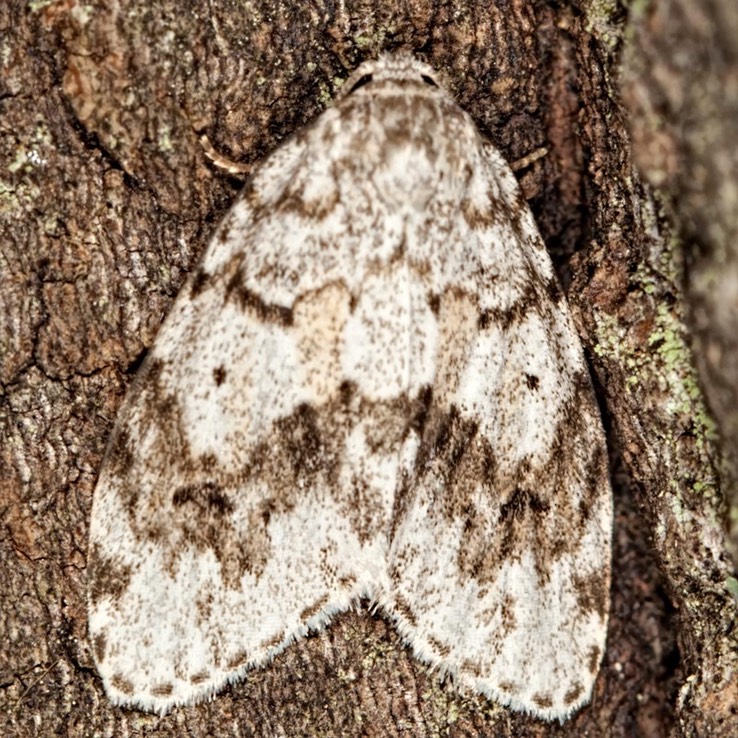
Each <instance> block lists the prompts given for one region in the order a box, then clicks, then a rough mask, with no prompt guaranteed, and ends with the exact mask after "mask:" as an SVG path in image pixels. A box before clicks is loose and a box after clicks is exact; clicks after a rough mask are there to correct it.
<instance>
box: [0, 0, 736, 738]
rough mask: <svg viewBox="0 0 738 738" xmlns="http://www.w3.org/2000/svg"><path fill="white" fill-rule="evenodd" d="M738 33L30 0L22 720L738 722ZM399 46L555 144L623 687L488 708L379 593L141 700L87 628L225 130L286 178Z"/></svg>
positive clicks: (24, 210)
mask: <svg viewBox="0 0 738 738" xmlns="http://www.w3.org/2000/svg"><path fill="white" fill-rule="evenodd" d="M675 9H676V10H675ZM672 10H674V13H671V11H672ZM642 12H643V11H642ZM737 18H738V16H737V13H736V10H735V9H734V8H733V7H732V6H731V4H730V2H729V0H724V2H719V0H711V2H707V3H705V2H704V0H692V2H689V1H688V0H661V2H655V3H654V4H653V7H652V8H651V10H649V12H648V13H647V14H641V15H638V16H636V17H634V18H632V19H626V17H625V14H624V12H623V10H622V9H621V8H617V7H616V6H615V5H614V4H609V3H598V2H594V1H592V2H585V1H584V0H581V1H580V2H576V0H575V1H574V2H570V3H567V2H554V1H553V0H551V2H550V3H545V2H534V1H532V0H469V1H468V2H450V3H445V2H440V3H439V2H436V1H435V0H406V1H405V2H393V3H380V2H377V1H376V0H357V1H356V2H348V3H343V2H341V3H332V2H322V1H321V0H315V1H314V2H303V0H292V1H291V2H290V1H289V0H288V1H287V2H277V0H256V1H255V2H250V3H246V2H235V1H233V0H230V1H229V0H221V1H220V2H211V3H207V4H205V3H203V4H198V3H195V2H189V3H183V2H181V1H180V2H174V1H173V0H158V1H157V2H155V3H151V2H142V0H119V1H118V2H115V3H104V2H102V1H101V0H97V2H94V1H93V2H88V3H87V4H84V5H83V4H80V3H77V2H76V0H59V1H58V2H55V1H54V0H29V1H28V2H23V3H21V2H6V3H3V4H2V5H0V49H1V50H2V54H0V65H2V77H1V78H0V131H1V132H2V138H1V140H0V162H1V163H2V175H0V233H2V261H0V275H2V276H1V282H0V285H1V288H0V302H1V307H0V347H1V348H0V351H1V352H0V382H1V386H2V394H1V395H0V398H1V403H2V404H1V405H0V407H1V408H2V410H1V411H0V438H2V449H1V450H0V453H1V454H2V455H1V456H0V459H1V462H0V463H1V464H2V466H1V468H2V475H1V478H0V511H2V520H3V526H2V529H1V530H2V532H1V533H0V551H1V553H0V555H1V556H2V560H3V562H4V566H3V568H2V572H1V573H0V598H1V599H0V602H1V604H2V608H1V610H0V637H1V638H2V642H3V643H4V644H5V645H4V648H3V649H2V655H1V656H0V733H2V735H15V736H19V738H25V737H26V736H51V735H68V736H91V735H107V736H113V737H117V736H123V735H130V736H137V735H157V736H170V735H171V736H179V735H183V734H187V735H203V736H204V735H207V736H234V735H238V736H252V735H254V736H257V735H258V736H262V735H263V736H275V735H285V736H312V735H325V736H334V735H335V736H375V735H376V736H394V735H398V736H399V735H403V736H408V735H412V736H426V735H428V736H435V735H439V736H440V735H444V736H462V735H463V736H491V735H495V736H534V735H535V736H544V735H557V736H582V735H598V736H634V735H643V736H654V737H656V738H658V737H659V736H667V735H674V736H677V735H678V736H711V737H718V738H719V737H721V736H726V737H727V736H735V735H738V713H736V710H735V705H736V703H738V642H737V641H738V634H737V629H736V622H738V620H737V619H736V615H737V613H736V610H737V608H738V580H736V578H735V574H734V565H733V561H732V560H731V558H730V556H729V551H730V550H731V548H730V545H729V541H728V537H727V536H726V533H725V522H724V521H725V510H726V505H725V496H724V494H725V493H724V492H723V490H722V488H721V484H720V474H719V473H718V470H720V471H721V472H722V476H723V478H724V479H733V478H735V458H736V457H737V456H738V454H736V452H735V450H734V449H735V446H736V438H737V436H736V428H738V425H737V424H736V421H735V408H736V406H737V405H736V393H737V392H738V389H737V388H738V376H736V375H737V374H738V369H736V367H737V366H738V363H737V362H736V361H735V356H736V354H735V352H734V346H735V341H736V336H738V330H735V323H736V314H737V313H736V301H737V300H736V297H735V294H736V288H737V287H738V278H736V277H735V276H733V275H734V274H735V271H734V270H735V265H736V263H738V257H737V256H736V254H737V253H738V251H737V250H736V246H735V244H736V243H738V239H736V237H735V236H736V219H735V212H736V207H735V204H734V202H733V201H732V200H731V198H733V199H734V198H735V192H736V191H738V190H737V189H736V182H738V176H736V168H737V167H736V161H737V159H736V156H737V155H736V154H735V152H736V151H738V147H736V145H735V144H736V139H738V136H737V135H736V123H735V121H736V120H738V116H736V109H737V108H738V104H737V103H736V99H737V98H738V92H736V84H735V79H736V78H738V75H737V74H736V72H737V65H738V53H736V51H737V45H738V42H736V39H738V33H737V32H735V29H736V27H738V20H737ZM667 19H668V23H667ZM629 24H630V27H631V28H632V33H631V36H632V38H633V42H632V45H631V46H630V47H629V49H628V54H627V56H626V58H627V65H626V70H627V71H626V74H625V82H626V84H625V93H626V94H625V96H624V99H625V100H626V101H627V103H628V105H629V107H630V109H631V110H632V111H633V114H632V116H630V117H629V114H628V113H627V112H626V109H625V107H623V105H622V104H621V102H620V96H619V94H620V93H619V89H618V87H617V82H616V80H617V79H618V75H619V73H620V72H619V70H620V57H621V47H622V39H623V38H624V37H625V36H626V35H627V33H626V31H627V30H628V28H629ZM730 28H733V29H734V30H733V31H732V32H731V31H729V30H727V29H730ZM682 35H683V36H684V38H685V39H691V41H689V40H685V41H684V43H682V41H681V38H682ZM398 48H402V49H406V50H409V51H413V52H415V53H416V54H418V55H420V56H422V57H423V58H424V59H425V60H426V61H428V62H429V63H430V64H431V65H432V66H433V67H435V68H436V69H438V70H442V71H443V73H445V76H446V78H447V80H448V87H449V89H450V91H451V92H452V93H453V94H454V96H455V97H456V99H457V101H458V102H459V104H460V105H461V106H462V107H464V108H465V109H466V110H467V111H469V112H470V113H471V115H472V116H473V117H474V119H475V121H476V122H477V124H478V125H479V127H480V129H481V130H482V131H483V132H484V133H485V134H487V135H489V137H490V138H491V139H492V140H493V141H494V142H495V143H496V144H497V145H498V146H499V148H500V149H501V151H502V152H503V154H504V155H505V156H506V157H507V158H508V160H509V161H514V160H517V159H519V158H521V157H523V156H525V155H526V154H528V153H530V152H532V151H534V150H535V149H536V148H538V147H540V146H545V147H546V148H547V149H548V154H547V155H546V156H545V157H544V158H543V159H540V160H538V161H536V162H535V163H534V164H532V165H531V166H530V167H528V168H527V169H525V170H523V173H522V174H520V175H519V176H521V183H522V185H523V189H524V191H525V194H526V196H527V197H528V199H529V201H530V203H531V207H532V209H533V212H534V214H535V216H536V220H537V222H538V224H539V227H540V230H541V232H542V234H543V236H544V238H545V239H546V241H547V244H548V246H549V248H550V250H551V253H552V256H553V258H554V261H555V263H556V266H557V268H558V270H559V274H560V276H561V278H562V282H563V284H564V286H565V288H567V292H568V296H569V301H570V304H571V306H572V309H573V311H574V313H575V316H576V318H577V322H578V328H579V330H580V334H581V336H582V341H583V343H584V345H585V347H586V349H587V353H588V358H589V359H590V362H591V366H592V371H593V377H594V379H595V383H596V386H597V389H598V393H599V396H600V400H601V405H602V409H603V415H604V418H605V422H606V424H607V426H608V429H609V431H610V433H609V437H610V446H611V454H612V468H613V483H614V486H615V497H616V523H615V526H616V527H615V535H614V544H613V567H614V570H613V586H612V608H611V618H610V628H609V636H608V638H609V640H608V651H607V655H606V657H605V660H604V663H603V666H602V669H601V673H600V676H599V679H598V682H597V685H596V688H595V694H594V698H593V702H592V704H591V705H589V706H587V707H585V708H584V709H582V710H581V711H580V712H579V713H578V714H577V715H576V716H575V717H573V718H572V719H571V720H569V721H567V722H566V723H564V724H563V725H559V724H547V723H542V722H540V721H536V720H534V719H531V718H526V717H524V716H521V715H518V714H514V713H511V712H509V711H507V710H505V709H503V708H501V707H498V706H496V705H494V704H493V703H492V702H490V701H488V700H486V699H484V698H482V697H471V696H469V695H460V694H459V693H458V692H457V691H456V690H455V689H454V688H453V686H452V685H450V684H444V683H442V682H441V681H439V680H438V679H437V677H436V675H434V674H433V673H431V672H430V671H429V669H428V668H427V667H425V666H423V665H422V664H420V663H418V662H417V661H416V660H415V659H413V658H412V656H411V655H410V653H409V651H408V649H407V648H406V647H405V646H404V645H403V643H402V640H401V638H400V636H399V634H398V633H397V632H396V631H395V630H394V629H393V627H392V626H391V624H390V623H388V622H385V621H384V620H383V619H382V617H381V616H379V615H373V614H371V613H369V612H368V610H367V609H366V607H364V608H363V609H360V610H358V611H357V612H351V613H346V614H343V615H341V616H339V617H337V618H336V619H335V621H334V622H333V623H332V625H331V626H330V627H329V628H328V629H327V630H326V631H325V632H322V633H320V634H315V635H313V636H311V637H309V638H307V639H305V640H303V641H301V642H298V643H296V644H294V645H293V646H291V647H290V648H288V649H287V650H286V651H285V652H284V653H283V654H281V655H280V656H279V657H277V658H276V659H275V660H274V662H273V663H272V664H270V665H269V666H268V667H266V668H263V669H259V670H256V671H253V672H250V673H249V676H248V677H247V678H246V679H245V680H244V681H242V682H240V683H237V684H234V685H232V686H231V687H229V688H228V689H227V690H225V691H224V692H223V693H222V694H220V695H219V696H218V697H217V698H216V699H215V700H214V701H212V702H210V703H208V704H205V705H199V706H194V707H188V708H182V709H178V710H176V711H174V712H173V713H172V714H170V715H168V716H166V717H164V718H159V717H156V716H153V715H148V714H145V713H141V712H138V711H135V710H121V709H117V708H114V707H112V706H111V705H110V703H109V702H108V701H107V699H106V697H105V695H104V693H103V691H102V688H101V683H100V680H99V678H98V677H97V674H96V672H95V669H94V665H93V660H92V655H91V650H90V646H89V643H88V641H87V638H86V632H87V614H86V606H85V561H86V550H87V530H88V520H89V512H90V505H91V500H92V490H93V488H94V484H95V479H96V475H97V471H98V469H99V466H100V462H101V459H102V454H103V452H104V448H105V442H106V439H107V436H108V434H109V432H110V430H111V427H112V423H113V420H114V418H115V414H116V410H117V408H118V406H119V404H120V402H121V399H122V397H123V395H124V393H125V390H126V388H127V387H128V385H129V384H130V382H131V379H132V377H133V376H134V374H135V369H136V368H137V366H138V364H139V363H140V360H141V357H142V356H143V354H144V353H145V351H146V349H147V348H148V347H150V346H151V343H152V341H153V339H154V336H155V335H156V331H157V328H158V326H159V325H160V323H161V321H162V319H163V317H164V315H165V314H166V312H167V309H168V307H169V306H170V304H171V302H172V300H173V298H174V296H175V295H176V293H177V290H178V288H179V287H180V285H181V284H182V282H183V280H184V278H185V276H186V274H187V273H188V271H189V270H191V269H192V267H193V265H194V264H195V263H196V260H197V258H198V256H199V254H200V253H201V252H202V250H203V248H204V245H205V244H206V243H207V240H208V238H209V236H210V234H211V233H212V231H213V228H214V226H215V224H216V223H217V221H218V219H219V218H220V217H221V216H222V215H223V213H224V212H225V211H226V210H227V208H228V206H229V204H230V203H231V202H232V201H233V199H234V197H235V196H236V193H237V191H238V187H239V183H238V182H236V181H235V180H233V179H229V178H228V177H227V176H225V175H223V174H222V173H220V172H219V171H217V170H216V169H215V168H213V167H212V165H211V164H210V163H209V162H208V159H207V157H206V156H205V153H204V150H203V147H202V144H201V143H200V140H199V137H200V134H202V133H207V135H208V136H209V139H210V141H211V142H212V143H213V145H214V147H215V148H216V150H218V151H219V152H221V153H223V154H227V155H228V156H229V157H230V158H233V159H238V160H239V161H243V162H244V163H246V164H248V163H251V162H256V161H258V160H259V159H260V158H261V157H263V156H264V155H265V154H266V153H268V152H269V151H271V150H272V149H273V148H274V147H275V146H276V145H277V144H278V143H279V141H280V140H282V139H283V138H284V137H285V136H287V135H288V134H289V133H290V132H291V131H293V130H295V129H296V128H298V127H300V126H302V125H304V124H306V123H307V122H309V121H311V120H312V119H313V118H314V117H315V116H316V115H317V114H318V113H319V112H320V111H321V110H322V109H323V108H324V107H325V106H326V105H327V104H328V103H329V102H330V100H331V99H332V97H333V96H334V94H335V92H336V91H337V89H338V87H339V86H340V82H341V80H343V79H345V77H346V76H347V74H348V73H349V72H350V71H351V70H352V69H353V68H355V67H356V66H357V64H358V63H359V62H360V61H362V60H363V59H365V58H370V57H375V56H376V55H377V54H378V53H380V52H381V51H383V50H387V49H398ZM726 110H727V111H728V112H727V113H726V112H725V111H726ZM657 113H658V115H656V114H657ZM654 120H657V121H658V123H659V124H658V125H656V124H653V121H654ZM719 123H722V124H723V127H722V128H721V127H720V126H719ZM703 124H704V126H705V128H703V129H701V128H700V125H703ZM704 130H709V132H710V136H711V137H710V143H711V146H710V147H708V148H709V150H707V151H705V150H704V149H702V148H700V146H699V145H697V142H700V141H704V136H702V137H701V135H702V133H704ZM631 131H632V133H631ZM632 142H633V143H634V144H635V150H636V152H637V159H638V162H639V163H640V164H641V166H643V167H644V168H645V169H647V170H648V174H649V176H650V179H651V182H653V183H655V184H657V185H660V186H661V187H662V188H663V191H662V193H661V194H658V195H657V194H656V192H655V191H654V190H653V189H652V186H651V185H647V184H645V183H644V181H643V180H641V179H640V178H639V175H638V174H637V172H636V170H635V168H634V165H633V162H632V159H631V145H632ZM726 157H729V158H726ZM654 162H655V163H654ZM679 237H681V239H682V240H680V238H679ZM698 247H699V248H698ZM685 262H686V264H687V266H686V267H685ZM726 275H727V276H726ZM711 280H712V281H711ZM726 316H727V317H726ZM687 326H691V327H692V330H690V329H689V328H688V327H687ZM692 333H694V337H693V335H692ZM693 341H697V344H696V345H697V346H698V347H699V350H698V353H699V359H700V360H699V366H700V369H701V370H702V371H703V374H702V376H703V379H704V387H705V388H706V394H707V397H708V398H709V401H710V407H711V410H712V412H713V413H714V417H715V418H716V419H717V421H718V429H719V430H720V431H722V432H723V434H724V437H725V439H726V443H725V448H726V449H727V454H726V460H725V461H724V462H721V461H720V457H719V453H718V451H719V445H718V443H717V437H718V436H717V434H716V432H715V427H716V426H715V424H714V423H713V421H712V420H711V416H710V414H709V413H708V411H707V409H706V406H705V403H704V401H703V397H702V394H701V391H700V389H699V387H700V384H699V382H698V375H697V371H696V368H695V363H694V361H693V354H692V349H691V346H692V344H693ZM716 346H717V347H718V349H721V350H718V349H716V348H715V347H716ZM730 350H732V351H733V352H732V353H731V352H730ZM721 463H722V466H721ZM726 489H728V487H726Z"/></svg>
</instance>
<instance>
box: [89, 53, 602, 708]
mask: <svg viewBox="0 0 738 738" xmlns="http://www.w3.org/2000/svg"><path fill="white" fill-rule="evenodd" d="M611 527H612V501H611V491H610V484H609V476H608V464H607V451H606V445H605V438H604V433H603V429H602V424H601V420H600V415H599V412H598V407H597V404H596V402H595V399H594V395H593V391H592V386H591V382H590V377H589V374H588V371H587V367H586V364H585V362H584V358H583V352H582V347H581V345H580V341H579V338H578V336H577V333H576V331H575V328H574V325H573V322H572V318H571V315H570V312H569V308H568V307H567V303H566V300H565V298H564V296H563V294H562V291H561V289H560V287H559V285H558V283H557V279H556V276H555V273H554V270H553V267H552V264H551V260H550V258H549V255H548V253H547V252H546V249H545V246H544V244H543V241H542V239H541V236H540V234H539V232H538V230H537V228H536V225H535V222H534V220H533V217H532V215H531V212H530V210H529V209H528V206H527V204H526V202H525V200H524V199H523V197H522V195H521V193H520V191H519V189H518V186H517V182H516V180H515V177H514V176H513V174H512V172H511V170H510V168H509V167H508V165H507V164H506V163H505V161H504V159H503V158H502V156H501V155H500V153H499V152H498V151H497V150H496V149H495V148H494V147H492V146H491V145H490V144H488V143H486V142H485V141H484V140H483V139H482V137H481V135H480V133H479V131H478V130H477V128H476V126H475V124H474V122H473V121H472V119H471V118H470V116H469V115H467V113H465V112H464V111H463V110H462V109H461V108H460V107H459V106H458V105H457V104H456V103H455V102H454V100H453V99H452V98H451V97H450V96H449V94H448V93H447V92H446V91H445V90H444V89H443V87H442V85H441V83H440V82H439V80H438V78H437V76H436V73H435V72H434V71H433V70H432V69H431V68H430V67H428V66H426V65H425V64H422V63H420V62H418V61H417V60H415V59H414V58H412V57H409V56H404V55H390V56H384V57H382V58H380V59H379V60H377V61H370V62H367V63H365V64H362V65H361V66H360V67H359V68H358V69H357V70H356V71H355V72H354V74H353V75H352V76H351V77H350V79H349V80H348V81H347V82H346V84H345V86H344V87H343V88H342V91H341V93H340V95H339V96H338V98H337V100H336V102H335V104H334V105H333V107H330V108H329V109H327V110H326V111H325V112H324V113H323V114H322V115H320V116H319V117H318V118H317V120H316V121H315V122H314V123H313V124H312V125H310V126H308V127H307V128H305V129H304V130H301V131H299V132H298V133H296V134H295V135H293V136H292V137H291V138H290V139H289V140H287V141H286V142H285V143H284V144H283V145H281V146H280V147H279V148H278V149H277V150H276V151H275V152H274V153H273V154H271V156H269V157H268V158H267V159H266V160H265V161H264V162H263V163H262V164H261V165H260V166H259V167H258V168H257V169H256V170H255V172H254V173H253V176H252V178H251V180H250V181H249V183H248V184H247V185H246V187H245V189H244V191H243V193H242V194H241V195H240V197H239V198H238V200H237V201H236V202H235V204H234V205H233V207H232V209H231V210H230V212H229V213H228V214H227V215H226V217H225V218H224V220H223V222H222V223H221V224H220V226H219V227H218V228H217V230H216V232H215V234H214V236H213V238H212V241H211V242H210V244H209V245H208V247H207V249H206V251H205V253H204V255H203V257H202V260H201V261H200V263H199V266H197V268H196V269H195V270H194V272H193V273H192V274H191V276H190V278H189V280H188V281H187V283H186V284H185V286H184V287H183V289H182V291H181V293H180V294H179V296H178V297H177V299H176V301H175V302H174V304H173V306H172V309H171V312H170V314H169V315H168V317H167V319H166V321H165V322H164V324H163V326H162V327H161V330H160V333H159V335H158V337H157V339H156V341H155V344H154V345H153V347H152V349H151V350H150V352H149V354H148V355H147V357H146V359H145V361H144V364H143V366H142V367H141V370H140V373H139V375H138V376H137V378H136V380H135V382H134V384H133V386H132V387H131V389H130V391H129V393H128V395H127V397H126V399H125V402H124V404H123V406H122V408H121V411H120V414H119V417H118V419H117V422H116V424H115V428H114V431H113V434H112V438H111V440H110V443H109V447H108V450H107V453H106V458H105V460H104V464H103V467H102V471H101V473H100V476H99V480H98V483H97V487H96V489H95V493H94V501H93V507H92V516H91V522H90V540H89V560H88V576H89V632H90V639H91V643H92V647H93V653H94V658H95V661H96V664H97V668H98V670H99V673H100V675H101V677H102V680H103V683H104V686H105V690H106V692H107V694H108V695H109V697H110V699H111V700H112V701H113V702H114V703H116V704H119V705H131V706H135V707H138V708H141V709H144V710H151V711H155V712H158V713H165V712H167V711H169V710H171V709H172V708H174V707H175V706H177V705H185V704H192V703H196V702H199V701H201V700H204V699H206V698H209V697H210V696H212V695H213V694H215V693H216V692H218V690H220V689H221V688H223V687H224V686H225V685H226V684H227V683H229V682H234V681H236V680H238V679H240V678H242V677H244V675H246V674H247V672H248V671H249V670H252V669H256V668H258V667H260V666H262V665H264V664H266V663H268V662H269V661H270V660H271V659H273V658H274V656H275V655H276V654H278V653H280V651H282V650H283V649H285V648H287V647H288V646H289V645H290V643H292V642H293V641H295V640H296V639H298V638H301V637H303V636H305V635H306V634H307V633H308V632H309V631H311V630H313V631H316V630H320V629H321V628H324V627H326V626H327V624H328V623H329V622H330V620H331V618H333V617H334V616H335V615H336V614H337V613H340V612H341V611H344V610H346V609H348V608H350V607H353V606H355V605H357V604H358V603H360V602H364V603H367V602H368V603H370V604H371V605H372V606H373V607H376V608H378V609H379V610H380V611H381V612H382V613H384V615H385V616H386V617H387V618H388V619H389V620H390V621H392V622H393V623H394V624H395V626H396V627H397V629H398V631H399V633H400V634H401V635H402V637H403V639H404V641H405V642H406V644H407V646H408V647H409V648H410V649H411V651H412V652H413V654H414V655H415V656H416V657H417V658H418V659H419V660H420V661H422V662H424V663H425V664H429V665H431V666H432V667H433V668H434V669H435V670H436V671H437V672H438V673H440V674H441V675H446V676H449V677H450V678H451V679H452V680H453V682H454V684H456V685H458V686H459V687H460V688H461V689H465V690H471V691H472V692H478V693H481V694H483V695H486V696H487V697H489V698H491V699H493V700H495V701H498V702H499V703H501V704H503V705H507V706H509V707H511V708H512V709H514V710H519V711H525V712H528V713H531V714H533V715H535V716H538V717H540V718H544V719H548V720H551V719H557V718H558V719H564V718H566V717H567V716H569V715H570V714H571V713H572V712H573V711H575V710H576V709H577V708H579V707H580V706H581V705H583V704H584V703H586V702H587V701H588V700H589V699H590V697H591V694H592V688H593V683H594V680H595V677H596V675H597V672H598V668H599V665H600V661H601V658H602V654H603V650H604V645H605V632H606V625H607V616H608V607H609V583H610V542H611V540H610V539H611Z"/></svg>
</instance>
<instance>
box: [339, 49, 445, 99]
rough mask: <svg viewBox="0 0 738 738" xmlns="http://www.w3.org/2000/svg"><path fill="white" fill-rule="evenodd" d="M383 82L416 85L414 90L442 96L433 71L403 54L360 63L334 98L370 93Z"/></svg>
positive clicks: (442, 91) (442, 92) (436, 76)
mask: <svg viewBox="0 0 738 738" xmlns="http://www.w3.org/2000/svg"><path fill="white" fill-rule="evenodd" d="M384 82H390V83H394V84H396V85H408V86H410V85H417V88H418V90H421V89H423V88H427V89H428V90H435V91H436V93H437V94H439V95H445V91H444V90H443V86H442V84H441V82H440V80H439V78H438V74H437V72H436V71H435V70H433V69H432V68H431V67H429V66H428V65H427V64H423V62H421V61H418V60H417V59H416V58H415V57H413V56H411V55H410V54H407V53H392V54H383V55H382V56H380V57H379V59H372V60H371V61H366V62H364V63H363V64H361V65H360V66H359V67H358V68H357V69H356V70H355V71H354V72H353V74H351V76H350V77H349V78H348V79H347V80H346V82H345V83H344V85H343V87H342V88H341V91H340V93H339V95H338V99H339V100H340V99H343V98H346V97H349V96H350V95H354V94H356V93H357V92H359V91H360V90H366V91H367V92H368V91H370V90H371V89H372V88H374V87H377V88H378V87H379V85H381V84H382V83H384Z"/></svg>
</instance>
